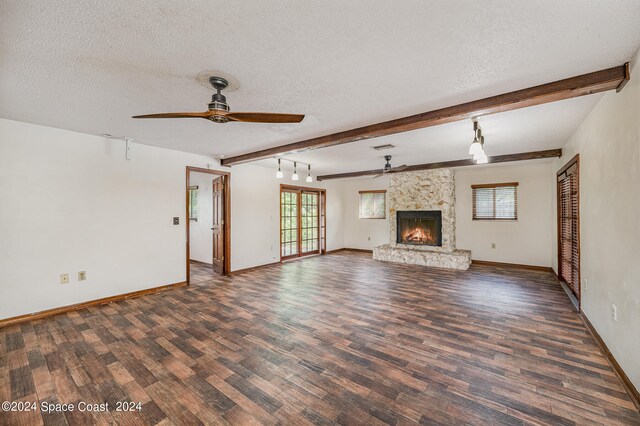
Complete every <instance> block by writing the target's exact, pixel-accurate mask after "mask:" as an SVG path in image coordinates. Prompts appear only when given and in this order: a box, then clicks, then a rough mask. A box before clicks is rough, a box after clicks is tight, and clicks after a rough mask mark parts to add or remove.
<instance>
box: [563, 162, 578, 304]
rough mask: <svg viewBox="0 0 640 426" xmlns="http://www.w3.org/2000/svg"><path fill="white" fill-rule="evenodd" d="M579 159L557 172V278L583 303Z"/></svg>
mask: <svg viewBox="0 0 640 426" xmlns="http://www.w3.org/2000/svg"><path fill="white" fill-rule="evenodd" d="M578 172H579V163H578V158H577V157H576V158H574V159H573V160H571V161H570V162H569V163H568V164H567V165H566V166H565V167H563V168H562V169H561V170H560V172H558V278H560V279H561V280H562V281H564V282H565V283H566V284H567V287H569V289H570V290H571V292H572V293H573V295H574V296H575V297H576V299H577V301H578V303H579V302H580V186H579V173H578Z"/></svg>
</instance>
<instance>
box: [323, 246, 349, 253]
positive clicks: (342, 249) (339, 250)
mask: <svg viewBox="0 0 640 426" xmlns="http://www.w3.org/2000/svg"><path fill="white" fill-rule="evenodd" d="M341 251H345V248H344V247H343V248H339V249H334V250H329V251H327V252H325V254H334V253H339V252H341Z"/></svg>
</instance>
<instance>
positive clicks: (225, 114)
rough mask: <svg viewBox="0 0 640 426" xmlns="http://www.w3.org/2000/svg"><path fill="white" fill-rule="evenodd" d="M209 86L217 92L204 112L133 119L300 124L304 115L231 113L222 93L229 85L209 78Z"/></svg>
mask: <svg viewBox="0 0 640 426" xmlns="http://www.w3.org/2000/svg"><path fill="white" fill-rule="evenodd" d="M209 84H211V86H212V87H213V88H214V89H215V90H216V93H214V94H213V96H212V97H211V102H209V104H208V107H209V108H208V111H204V112H166V113H160V114H146V115H134V116H133V117H132V118H204V119H205V120H210V121H213V122H214V123H227V122H229V121H240V122H244V123H299V122H301V121H302V120H303V119H304V114H279V113H272V112H231V111H230V110H229V104H227V98H226V97H225V96H224V95H223V94H222V93H221V92H222V91H223V90H224V89H226V87H227V86H228V85H229V82H228V81H227V80H225V79H224V78H222V77H216V76H213V77H209Z"/></svg>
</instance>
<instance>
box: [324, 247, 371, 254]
mask: <svg viewBox="0 0 640 426" xmlns="http://www.w3.org/2000/svg"><path fill="white" fill-rule="evenodd" d="M341 251H356V252H359V253H373V250H368V249H359V248H349V247H343V248H339V249H335V250H330V251H328V252H327V254H333V253H338V252H341Z"/></svg>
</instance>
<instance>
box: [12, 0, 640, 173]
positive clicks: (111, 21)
mask: <svg viewBox="0 0 640 426" xmlns="http://www.w3.org/2000/svg"><path fill="white" fill-rule="evenodd" d="M638 22H640V2H638V1H635V0H632V1H623V0H619V1H616V2H615V7H613V6H612V4H611V2H610V1H563V2H558V1H555V0H553V1H551V0H547V1H512V0H505V1H483V2H470V1H430V2H427V1H422V0H421V1H403V2H398V1H383V0H378V1H335V0H328V1H322V2H312V1H301V0H291V1H269V2H264V1H243V2H238V1H211V0H208V1H176V0H171V1H158V0H154V1H135V2H132V1H130V0H127V1H116V0H110V1H75V2H73V1H66V2H42V1H28V0H13V1H12V0H3V1H2V2H0V58H1V63H0V117H3V118H9V119H14V120H21V121H26V122H30V123H37V124H43V125H48V126H53V127H59V128H64V129H71V130H76V131H81V132H87V133H94V134H101V133H110V134H113V135H118V136H125V135H126V136H130V137H133V138H134V139H135V141H136V142H138V143H144V144H149V145H157V146H161V147H166V148H171V149H177V150H182V151H188V152H195V153H200V154H206V155H212V154H224V155H227V156H229V155H235V154H240V153H244V152H248V151H252V150H255V149H260V148H266V147H270V146H274V145H280V144H283V143H288V142H295V141H297V140H300V139H303V138H309V137H314V136H320V135H323V134H327V133H331V132H335V131H339V130H345V129H348V128H352V127H355V126H361V125H365V124H369V123H372V122H377V121H382V120H388V119H392V118H397V117H401V116H405V115H409V114H414V113H418V112H423V111H427V110H430V109H434V108H438V107H443V106H448V105H452V104H457V103H460V102H464V101H469V100H474V99H478V98H481V97H486V96H490V95H495V94H499V93H504V92H508V91H511V90H515V89H520V88H524V87H528V86H532V85H536V84H540V83H545V82H550V81H554V80H558V79H561V78H565V77H570V76H574V75H577V74H582V73H586V72H590V71H596V70H599V69H603V68H607V67H611V66H615V65H620V64H622V63H624V62H626V61H627V60H629V58H630V57H631V56H632V54H633V52H634V51H635V50H636V49H637V48H638V47H639V46H640V31H639V27H638ZM207 69H217V70H222V71H224V72H225V73H228V74H230V75H232V76H234V77H235V78H236V79H237V81H238V82H239V84H240V86H239V87H238V88H237V90H234V91H232V92H229V93H228V94H227V98H228V102H229V104H230V105H231V108H232V110H234V111H273V112H290V113H305V114H307V118H306V119H305V121H304V122H302V123H301V124H298V125H295V124H292V125H267V124H240V123H229V124H226V125H216V124H213V123H209V122H207V121H205V120H198V119H195V120H189V119H187V120H133V119H131V118H130V116H131V115H134V114H144V113H153V112H171V111H204V110H205V109H206V103H207V102H208V100H209V98H210V95H211V91H209V90H208V89H207V88H205V87H203V86H202V85H200V84H199V83H198V82H197V81H196V79H195V76H196V74H197V73H198V72H200V71H202V70H207ZM597 99H598V96H591V97H585V98H581V99H576V100H570V101H563V102H560V103H557V104H553V105H545V106H539V107H533V108H529V109H526V110H520V111H514V112H510V113H504V114H498V115H495V116H491V117H486V118H485V119H483V120H482V121H481V123H482V125H483V129H484V130H485V134H486V137H487V153H488V154H489V155H499V154H505V153H512V152H521V151H531V150H538V149H546V148H556V147H558V146H560V145H561V144H562V143H563V142H564V141H565V140H566V139H567V137H568V136H569V135H570V134H571V133H572V132H573V130H574V129H575V127H576V126H577V125H578V124H579V123H580V121H581V120H582V119H583V118H584V116H585V115H586V114H588V112H589V111H590V110H591V108H592V107H593V105H594V104H595V102H596V101H597ZM471 134H472V131H471V125H470V123H453V124H449V125H445V126H440V127H435V128H430V129H423V130H418V131H414V132H408V133H403V134H397V135H393V136H389V137H384V138H378V139H374V140H369V141H366V142H355V143H352V144H349V145H344V146H341V147H334V148H328V149H325V150H318V151H314V152H307V153H303V154H300V156H299V157H297V158H298V159H300V160H301V161H308V162H312V163H313V164H314V170H315V171H317V172H320V173H333V172H341V171H351V170H358V169H368V168H377V167H380V164H381V163H382V160H381V159H380V157H381V156H382V155H383V154H384V153H380V152H377V153H376V152H374V151H372V150H371V149H370V148H368V147H369V146H373V145H379V144H383V143H393V144H394V145H397V148H396V149H395V150H392V151H391V153H392V154H393V155H394V156H396V157H397V160H398V161H395V160H396V158H394V163H395V164H396V165H397V164H400V163H402V162H406V163H408V164H416V163H424V162H430V161H440V160H448V159H460V158H464V157H465V151H466V148H467V147H468V143H469V139H470V136H471ZM291 158H293V157H291ZM272 163H273V161H263V162H261V164H269V165H271V164H272Z"/></svg>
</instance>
